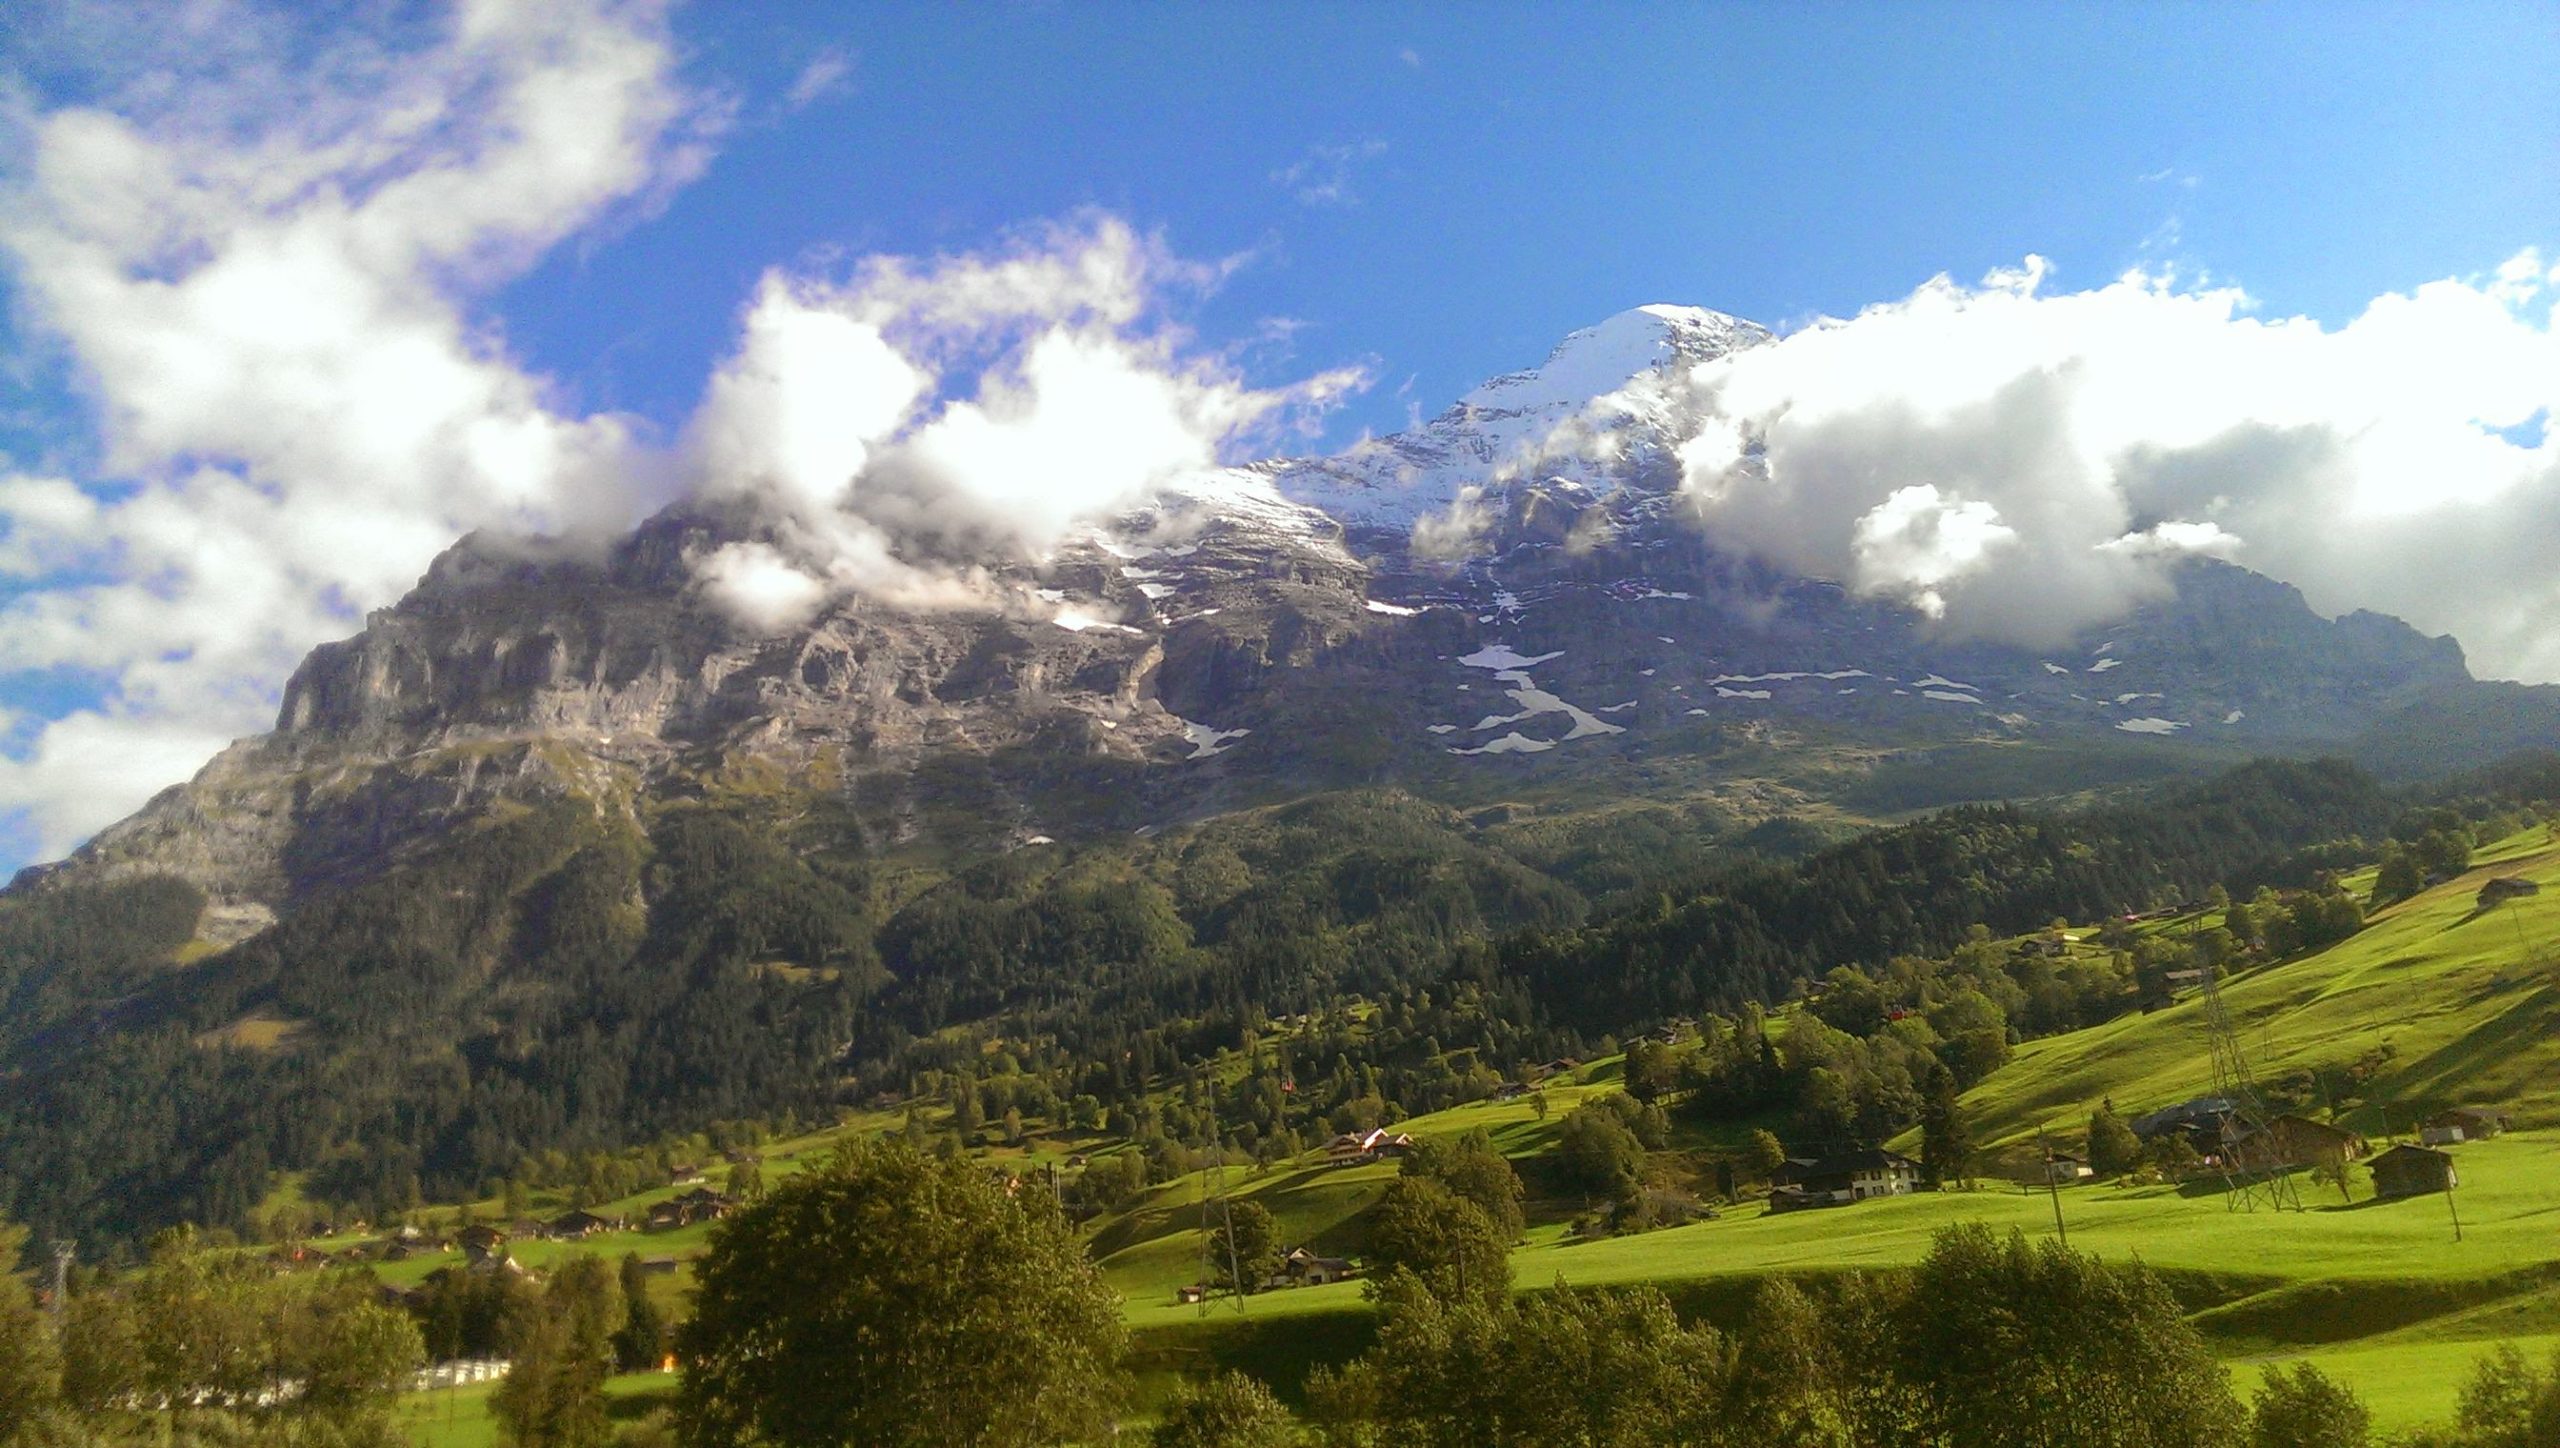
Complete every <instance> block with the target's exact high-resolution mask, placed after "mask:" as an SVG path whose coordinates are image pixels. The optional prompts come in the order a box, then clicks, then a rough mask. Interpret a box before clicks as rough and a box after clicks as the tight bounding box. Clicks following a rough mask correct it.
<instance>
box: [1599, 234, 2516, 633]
mask: <svg viewBox="0 0 2560 1448" xmlns="http://www.w3.org/2000/svg"><path fill="white" fill-rule="evenodd" d="M2045 282H2046V275H2045V268H2044V266H2043V264H2042V263H2041V262H2040V261H2036V260H2033V259H2031V260H2030V261H2029V263H2028V264H2027V265H2026V266H2024V267H2022V268H2019V269H2016V270H2010V271H2002V272H1998V273H1995V274H1993V275H1992V276H1990V277H1988V278H1986V279H1985V280H1984V281H1983V282H1982V283H1981V284H1980V285H1978V286H1970V287H1968V286H1961V285H1957V284H1955V283H1953V282H1951V281H1949V280H1947V279H1946V278H1944V277H1941V278H1938V279H1936V280H1934V281H1931V282H1930V283H1928V284H1927V285H1925V286H1923V287H1921V288H1920V289H1918V290H1917V291H1915V292H1914V293H1913V294H1912V295H1910V296H1909V297H1906V298H1904V299H1902V300H1900V301H1896V302H1890V303H1885V304H1881V305H1878V306H1874V307H1870V308H1868V309H1866V310H1865V311H1863V312H1860V313H1859V314H1858V315H1856V316H1854V317H1851V318H1847V319H1845V320H1837V319H1835V320H1825V321H1822V322H1819V323H1817V324H1815V325H1812V326H1809V327H1806V328H1803V329H1801V330H1799V331H1796V332H1794V333H1792V334H1790V335H1788V336H1785V337H1783V338H1780V339H1778V340H1777V341H1775V342H1772V343H1769V344H1766V345H1763V346H1759V347H1753V348H1748V349H1744V350H1741V351H1738V352H1734V353H1732V354H1729V355H1728V356H1725V357H1722V358H1719V359H1717V360H1715V361H1712V362H1709V363H1707V364H1705V365H1703V366H1700V367H1698V368H1696V369H1695V370H1694V371H1691V372H1689V373H1686V374H1684V375H1680V376H1676V377H1673V378H1669V379H1663V380H1655V379H1646V380H1644V381H1641V382H1640V383H1639V384H1638V385H1639V386H1647V387H1667V388H1668V389H1669V391H1670V392H1671V394H1672V399H1671V400H1672V401H1673V403H1674V404H1675V408H1674V410H1675V411H1676V412H1677V413H1678V414H1679V415H1680V416H1681V417H1682V418H1683V419H1684V422H1683V425H1682V428H1683V431H1684V433H1685V435H1686V440H1685V442H1684V443H1683V444H1682V447H1681V450H1680V461H1681V482H1682V490H1683V493H1684V495H1685V498H1686V500H1687V501H1688V502H1689V504H1690V505H1691V507H1692V508H1693V510H1694V513H1695V516H1696V517H1697V519H1698V520H1699V522H1700V523H1701V525H1702V526H1704V527H1705V528H1707V529H1708V530H1710V531H1711V532H1712V533H1713V534H1714V535H1715V537H1716V538H1717V539H1718V540H1719V541H1721V542H1725V543H1728V544H1731V545H1733V546H1736V547H1739V548H1743V549H1746V550H1748V551H1750V552H1752V553H1755V554H1758V555H1760V556H1761V557H1764V558H1766V559H1769V560H1770V561H1772V562H1775V563H1777V564H1780V565H1782V566H1784V567H1786V568H1789V569H1791V570H1794V571H1796V572H1798V573H1803V574H1810V575H1814V576H1818V577H1825V578H1834V579H1838V580H1840V581H1842V582H1843V583H1845V584H1846V585H1848V586H1849V587H1851V588H1853V589H1855V590H1856V591H1858V592H1861V593H1865V594H1869V595H1874V596H1883V597H1892V598H1898V599H1901V600H1904V601H1907V602H1909V603H1910V604H1912V605H1913V606H1914V607H1917V608H1919V609H1920V610H1922V611H1923V612H1926V613H1929V614H1931V615H1933V616H1936V617H1938V618H1940V619H1941V620H1943V623H1944V626H1945V627H1946V628H1947V629H1948V630H1949V631H1950V632H1951V633H1954V634H1957V635H1961V636H1969V637H1982V638H1992V639H1999V640H2004V641H2008V642H2013V643H2018V644H2023V645H2027V646H2030V647H2043V646H2050V645H2052V644H2055V643H2058V642H2060V641H2062V640H2063V639H2065V638H2067V637H2069V636H2070V635H2072V634H2074V633H2075V632H2077V631H2079V630H2080V629H2083V628H2086V627H2090V626H2093V625H2097V624H2101V623H2103V622H2105V621H2107V620H2109V619H2113V618H2115V617H2118V616H2120V615H2121V614H2122V613H2123V612H2124V611H2125V610H2126V609H2127V608H2129V607H2131V606H2133V605H2135V604H2138V603H2140V602H2143V601H2145V600H2147V599H2153V598H2158V597H2162V596H2165V594H2166V593H2167V591H2168V588H2169V586H2170V585H2169V582H2168V575H2169V567H2170V565H2171V564H2172V563H2173V562H2174V561H2175V560H2177V559H2178V558H2181V557H2185V556H2190V555H2196V554H2211V555H2215V556H2220V557H2225V558H2229V559H2232V560H2233V561H2236V562H2239V563H2242V564H2245V565H2247V566H2249V567H2252V568H2255V569H2257V570H2259V571H2261V572H2264V573H2267V574H2270V575H2272V576H2274V577H2277V578H2280V579H2283V580H2284V581H2286V582H2288V583H2291V584H2293V585H2295V586H2296V587H2298V588H2300V589H2302V590H2303V592H2304V594H2305V596H2306V597H2307V598H2308V599H2309V600H2310V602H2311V604H2312V605H2313V606H2314V607H2316V608H2319V609H2321V610H2322V611H2324V612H2328V613H2340V612H2345V611H2348V610H2352V609H2357V608H2368V609H2375V610H2379V611H2382V612H2387V613H2394V614H2398V615H2400V616H2401V617H2403V618H2406V619H2408V620H2410V621H2411V622H2412V623H2415V624H2416V625H2418V626H2419V627H2421V628H2424V629H2427V630H2428V631H2430V632H2439V633H2452V634H2454V635H2456V636H2457V637H2458V638H2459V639H2460V640H2461V641H2462V643H2463V645H2464V646H2465V649H2466V650H2467V652H2468V654H2469V657H2470V659H2471V662H2472V665H2473V668H2474V671H2475V672H2477V673H2480V674H2481V675H2483V676H2485V677H2509V678H2522V679H2526V680H2529V681H2544V680H2553V679H2560V572H2555V570H2554V569H2553V568H2552V566H2551V564H2552V560H2553V559H2555V558H2560V430H2555V429H2554V427H2553V423H2552V419H2553V415H2554V413H2555V412H2560V337H2555V334H2554V332H2553V330H2552V317H2553V304H2554V301H2555V299H2560V259H2553V258H2546V257H2545V256H2544V255H2542V254H2541V253H2540V252H2537V251H2532V250H2527V251H2524V252H2520V253H2518V254H2516V255H2515V256H2513V257H2511V258H2509V259H2508V260H2507V261H2506V262H2505V263H2504V264H2503V265H2501V266H2499V267H2497V268H2496V269H2495V270H2494V271H2492V272H2490V273H2488V274H2485V275H2483V276H2479V277H2474V278H2470V279H2466V280H2446V281H2438V282H2431V283H2429V284H2427V285H2424V286H2421V287H2418V288H2417V289H2415V290H2414V291H2411V292H2409V293H2406V294H2394V295H2389V296H2383V297H2379V298H2376V299H2375V300H2374V301H2373V302H2372V303H2371V304H2370V305H2369V306H2367V307H2366V308H2365V310H2364V311H2363V313H2362V314H2361V315H2359V316H2357V317H2356V318H2355V319H2354V320H2352V321H2350V322H2348V323H2346V324H2344V325H2343V326H2339V327H2337V328H2335V329H2329V328H2324V327H2322V326H2321V325H2320V324H2319V323H2317V322H2314V321H2312V320H2310V319H2307V318H2302V317H2272V318H2270V317H2261V316H2259V315H2257V314H2256V309H2255V308H2254V307H2253V305H2252V304H2251V302H2250V300H2249V298H2248V297H2247V296H2246V295H2245V294H2244V293H2242V292H2241V291H2239V290H2238V289H2236V288H2232V287H2227V286H2195V287H2190V286H2182V285H2180V284H2179V282H2178V281H2177V279H2176V278H2175V277H2174V276H2170V275H2167V274H2160V273H2148V272H2134V273H2129V274H2127V275H2125V276H2123V277H2121V278H2119V279H2117V280H2116V281H2114V282H2112V283H2109V284H2108V285H2105V286H2102V287H2098V288H2095V289H2092V290H2088V291H2081V292H2053V291H2049V290H2047V288H2046V286H2045Z"/></svg>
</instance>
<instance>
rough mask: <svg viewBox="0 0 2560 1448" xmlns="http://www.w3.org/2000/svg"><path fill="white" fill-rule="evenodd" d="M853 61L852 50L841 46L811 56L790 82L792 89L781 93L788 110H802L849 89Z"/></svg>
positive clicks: (851, 80) (850, 88) (851, 82)
mask: <svg viewBox="0 0 2560 1448" xmlns="http://www.w3.org/2000/svg"><path fill="white" fill-rule="evenodd" d="M853 60H854V57H853V54H852V52H850V51H847V50H845V49H843V48H842V47H840V46H830V47H828V48H827V49H825V50H822V51H820V52H818V53H817V54H816V55H814V56H812V57H810V59H809V63H808V64H807V65H804V66H802V67H801V68H800V75H799V77H798V78H797V79H795V80H793V81H792V82H791V89H790V90H789V91H788V92H786V93H785V94H784V97H783V99H784V100H785V101H786V102H787V103H788V104H789V106H790V108H791V109H793V110H795V111H797V110H804V109H806V108H808V107H809V106H812V105H815V104H817V103H818V102H819V101H822V100H825V99H827V98H828V97H830V96H835V95H842V94H845V93H846V92H849V91H851V90H852V89H853Z"/></svg>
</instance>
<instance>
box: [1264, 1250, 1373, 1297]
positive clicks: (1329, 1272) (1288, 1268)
mask: <svg viewBox="0 0 2560 1448" xmlns="http://www.w3.org/2000/svg"><path fill="white" fill-rule="evenodd" d="M1353 1270H1354V1269H1353V1268H1352V1265H1351V1260H1350V1259H1349V1258H1347V1257H1323V1256H1318V1255H1317V1254H1316V1253H1315V1252H1313V1251H1311V1250H1309V1249H1308V1248H1305V1247H1293V1248H1291V1249H1290V1251H1289V1255H1288V1256H1286V1257H1283V1258H1281V1259H1280V1272H1279V1275H1278V1277H1276V1278H1275V1279H1274V1280H1275V1281H1276V1282H1278V1283H1279V1284H1280V1285H1282V1286H1285V1287H1321V1286H1323V1285H1324V1284H1326V1283H1328V1282H1339V1281H1341V1280H1342V1279H1344V1278H1346V1277H1349V1276H1350V1275H1351V1274H1352V1272H1353Z"/></svg>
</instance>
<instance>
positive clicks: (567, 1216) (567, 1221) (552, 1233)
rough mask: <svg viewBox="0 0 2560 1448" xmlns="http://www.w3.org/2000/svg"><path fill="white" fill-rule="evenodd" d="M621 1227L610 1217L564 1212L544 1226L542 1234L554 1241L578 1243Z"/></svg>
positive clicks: (589, 1213)
mask: <svg viewBox="0 0 2560 1448" xmlns="http://www.w3.org/2000/svg"><path fill="white" fill-rule="evenodd" d="M621 1225H622V1224H621V1223H620V1222H617V1221H615V1220H613V1219H612V1218H610V1217H599V1216H597V1215H596V1214H595V1213H593V1212H585V1211H578V1212H562V1213H561V1214H560V1215H559V1216H556V1217H553V1218H552V1219H551V1220H550V1221H548V1222H545V1223H543V1224H542V1234H543V1235H544V1236H546V1237H549V1238H552V1239H553V1240H554V1241H560V1242H578V1241H584V1240H585V1239H586V1238H589V1237H592V1236H594V1235H595V1234H596V1233H598V1232H610V1231H612V1230H614V1229H615V1228H616V1227H619V1226H621Z"/></svg>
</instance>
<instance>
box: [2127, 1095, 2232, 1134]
mask: <svg viewBox="0 0 2560 1448" xmlns="http://www.w3.org/2000/svg"><path fill="white" fill-rule="evenodd" d="M2231 1109H2232V1108H2231V1103H2230V1102H2228V1101H2225V1100H2224V1099H2222V1098H2221V1097H2219V1096H2199V1097H2197V1098H2195V1099H2194V1100H2192V1101H2181V1102H2179V1103H2178V1104H2177V1105H2175V1106H2163V1107H2161V1108H2160V1109H2159V1110H2157V1111H2154V1112H2152V1113H2151V1114H2150V1115H2148V1116H2137V1117H2135V1118H2134V1119H2133V1123H2132V1125H2133V1134H2134V1135H2135V1136H2137V1137H2140V1138H2141V1139H2142V1140H2144V1141H2152V1140H2156V1139H2158V1138H2159V1137H2160V1136H2162V1135H2164V1134H2166V1133H2168V1132H2172V1131H2174V1132H2178V1133H2181V1134H2183V1135H2186V1136H2190V1137H2195V1138H2198V1139H2199V1140H2210V1141H2212V1142H2214V1143H2215V1144H2216V1145H2217V1146H2218V1145H2219V1144H2220V1143H2221V1141H2222V1134H2223V1126H2224V1123H2226V1122H2228V1121H2229V1120H2230V1119H2231Z"/></svg>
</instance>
